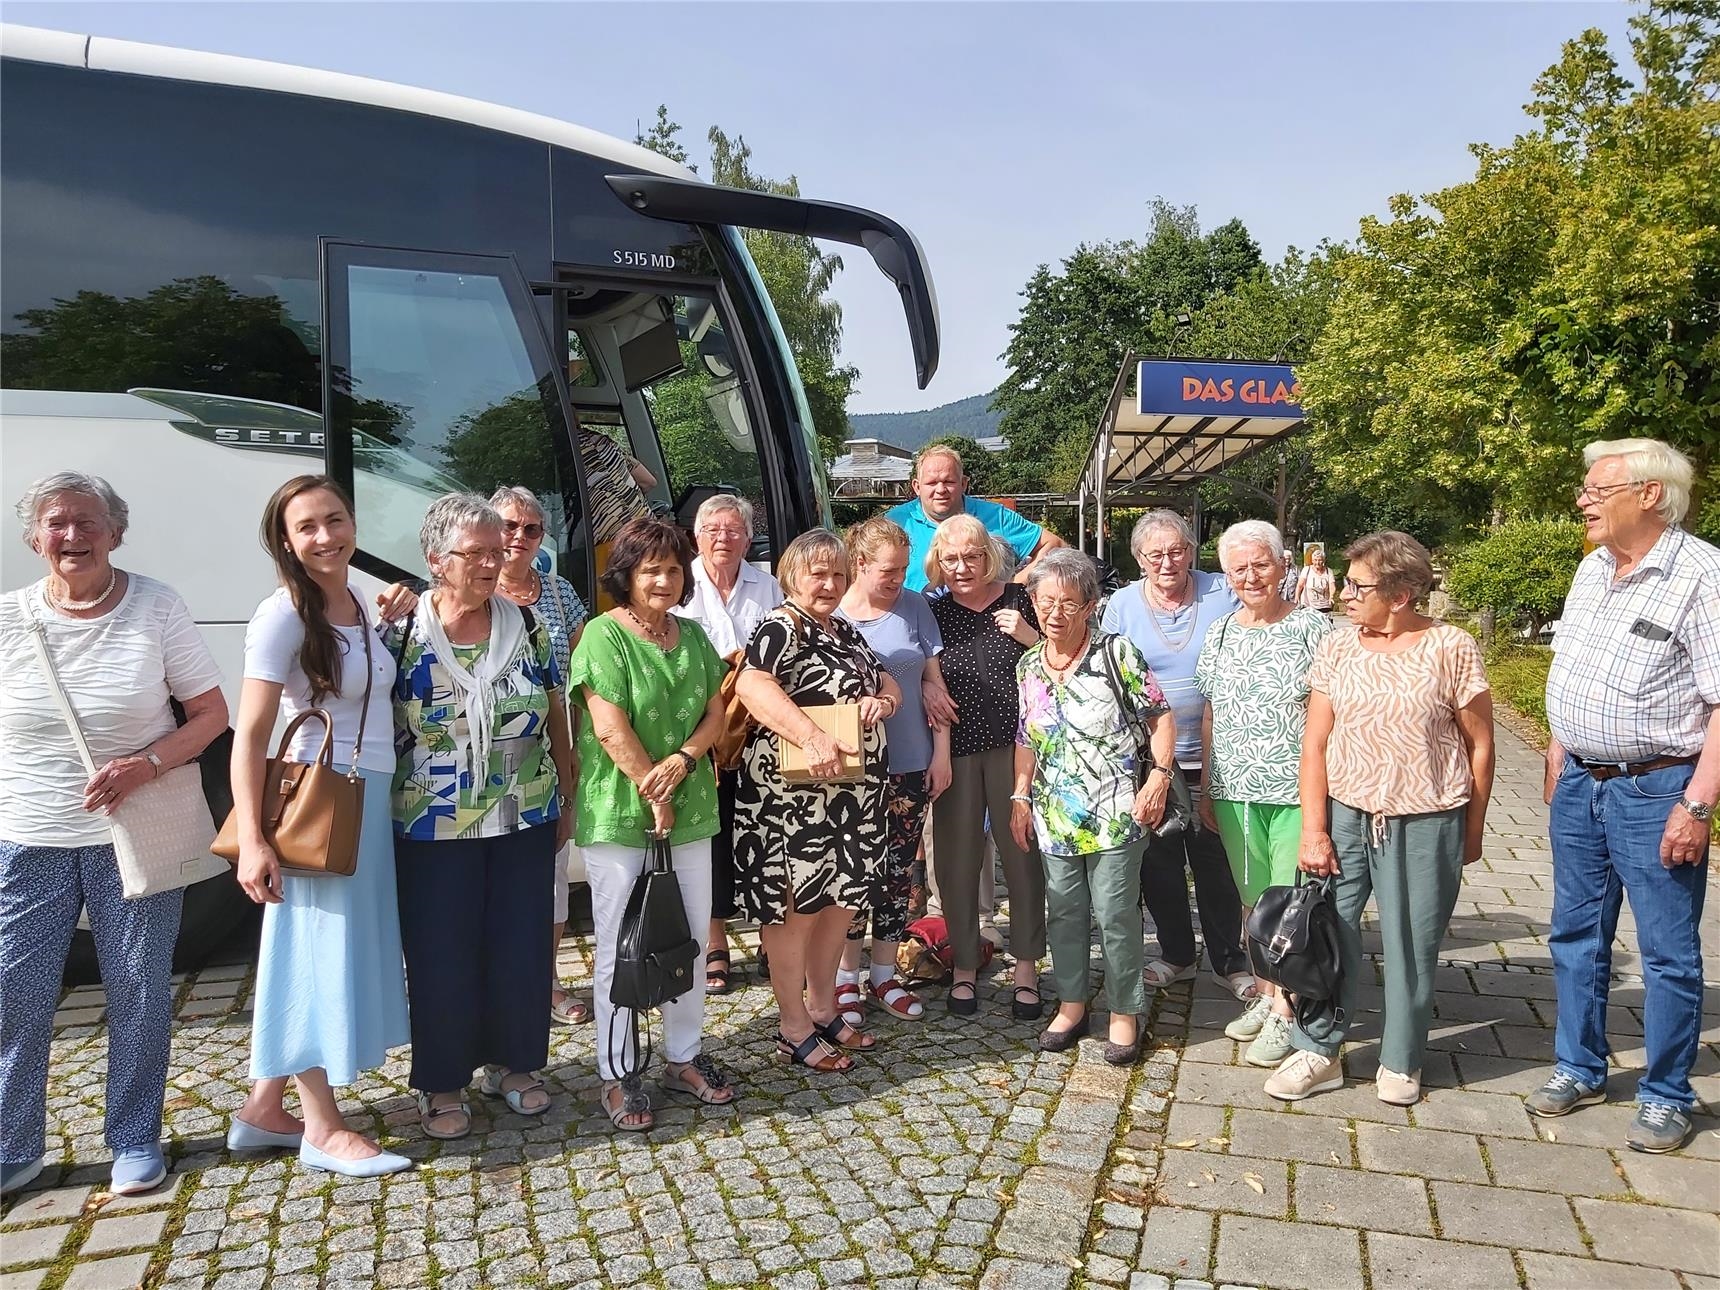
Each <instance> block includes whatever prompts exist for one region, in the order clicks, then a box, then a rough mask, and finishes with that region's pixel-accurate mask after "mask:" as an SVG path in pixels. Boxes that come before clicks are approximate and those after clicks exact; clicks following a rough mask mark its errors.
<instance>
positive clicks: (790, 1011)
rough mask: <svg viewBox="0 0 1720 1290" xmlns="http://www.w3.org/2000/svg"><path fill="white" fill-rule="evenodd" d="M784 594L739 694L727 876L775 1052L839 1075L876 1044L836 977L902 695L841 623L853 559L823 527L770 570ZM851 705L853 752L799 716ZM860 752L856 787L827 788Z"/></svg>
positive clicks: (858, 898) (882, 853)
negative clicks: (740, 764)
mask: <svg viewBox="0 0 1720 1290" xmlns="http://www.w3.org/2000/svg"><path fill="white" fill-rule="evenodd" d="M777 569H778V572H779V574H780V576H781V578H782V586H783V590H784V591H785V592H787V593H788V599H787V601H785V602H784V603H783V604H782V605H781V606H780V607H779V608H777V609H773V610H772V611H771V612H770V613H768V614H766V615H765V616H764V619H763V620H762V621H761V622H760V623H759V625H758V629H757V630H756V631H755V632H753V635H752V640H751V642H749V643H748V645H747V650H746V663H745V667H744V668H743V670H742V672H741V674H740V679H739V682H738V692H739V694H740V697H741V700H742V701H743V702H744V703H745V704H746V705H747V709H748V710H749V711H750V712H751V713H752V715H753V716H754V717H755V718H756V719H757V720H758V722H759V724H758V726H757V728H755V729H754V730H753V732H752V733H751V734H750V735H749V736H748V738H747V744H746V761H745V771H744V774H743V775H742V777H741V781H740V785H739V789H738V791H737V793H736V797H735V826H736V827H735V835H734V837H735V878H736V881H737V882H738V883H739V885H740V889H741V901H742V904H743V906H744V907H745V909H746V912H747V914H748V916H749V917H751V918H753V919H754V920H755V921H757V923H758V924H759V937H760V939H761V940H762V941H763V942H764V948H765V950H766V951H767V952H768V953H769V954H770V962H771V977H770V981H771V989H772V990H773V991H774V992H775V994H776V1006H777V1015H778V1028H777V1035H776V1043H777V1056H778V1059H779V1060H781V1061H784V1062H799V1063H800V1064H801V1065H803V1066H806V1067H808V1068H809V1069H811V1070H815V1071H846V1070H849V1069H851V1068H852V1067H853V1065H854V1062H853V1059H852V1058H850V1057H849V1056H848V1055H847V1054H846V1053H845V1052H839V1051H837V1050H838V1049H854V1050H863V1049H867V1048H871V1047H872V1046H873V1045H874V1044H875V1043H876V1042H877V1041H876V1039H875V1038H874V1037H873V1036H871V1035H869V1034H867V1033H866V1032H865V1031H863V1030H861V1029H860V1028H859V1027H857V1026H852V1025H850V1024H848V1023H847V1022H846V1021H845V1020H844V1019H843V1018H842V1017H841V1016H840V1015H838V1013H837V1009H836V998H835V993H836V969H837V965H838V963H839V962H840V961H841V959H842V949H843V944H844V942H845V941H846V939H847V935H848V927H849V924H851V923H852V922H853V921H854V918H855V916H856V915H857V914H860V913H862V912H864V911H866V910H867V909H869V907H870V905H871V902H872V899H873V896H874V893H875V890H876V885H877V882H878V878H879V875H880V874H881V873H882V872H883V871H884V868H885V866H886V864H887V863H888V833H887V830H886V827H885V814H884V812H885V802H886V796H887V793H888V791H889V764H888V761H887V760H886V757H887V752H886V737H885V733H884V719H885V718H886V717H889V716H892V715H894V714H895V713H896V712H898V711H899V710H900V709H901V706H902V691H901V688H900V687H899V686H898V685H897V684H896V682H895V680H894V679H893V678H892V677H891V676H890V674H889V673H888V672H886V671H885V670H884V669H883V668H882V667H881V666H880V665H879V662H878V657H877V655H875V654H873V653H872V650H871V649H870V647H868V646H867V644H866V640H865V638H864V637H863V636H861V635H860V633H859V632H858V631H857V630H856V629H855V627H854V626H853V624H852V623H849V622H847V621H845V620H844V619H842V618H839V617H837V613H836V610H837V607H838V606H839V605H840V604H841V602H842V594H843V592H845V591H846V590H847V589H848V552H847V550H846V549H845V548H844V547H843V545H842V539H841V538H839V537H837V536H836V534H834V533H832V532H830V531H829V530H828V529H813V530H812V531H811V532H808V533H802V534H801V535H800V536H799V537H797V538H795V539H794V541H793V542H791V543H789V545H788V549H787V550H786V551H784V552H783V553H782V559H781V561H780V562H779V563H778V565H777ZM833 704H855V705H858V707H859V716H860V722H861V726H862V730H861V739H860V743H861V747H859V748H855V747H852V746H851V745H849V744H847V743H844V742H842V741H840V740H838V739H836V738H835V737H833V736H832V735H829V734H827V733H825V731H824V730H823V728H822V727H821V726H819V724H818V723H817V722H816V721H814V720H813V719H812V718H811V717H810V716H808V715H807V709H811V708H821V707H828V706H831V705H833ZM779 740H784V741H787V742H788V743H792V744H794V745H795V746H796V747H798V748H799V749H800V750H801V752H802V753H804V754H805V758H806V764H807V768H808V770H809V771H810V772H811V773H812V775H813V776H814V779H813V780H812V781H811V782H805V781H798V780H796V781H791V780H786V779H784V778H783V776H782V768H781V764H780V761H779V758H778V748H779V743H778V741H779ZM855 753H858V754H860V755H861V756H862V757H863V759H864V762H865V773H864V778H862V779H860V780H857V781H853V782H834V783H826V784H821V783H818V782H817V780H818V779H820V778H822V779H833V778H834V777H835V776H836V775H837V774H839V773H840V772H841V769H842V757H843V756H844V755H845V754H846V755H853V754H855Z"/></svg>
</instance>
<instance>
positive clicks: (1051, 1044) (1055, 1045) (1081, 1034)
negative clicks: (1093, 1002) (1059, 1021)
mask: <svg viewBox="0 0 1720 1290" xmlns="http://www.w3.org/2000/svg"><path fill="white" fill-rule="evenodd" d="M1092 1024H1093V1023H1092V1021H1091V1014H1090V1013H1085V1012H1083V1013H1082V1014H1081V1020H1079V1021H1077V1022H1076V1023H1075V1024H1074V1025H1073V1026H1070V1027H1069V1029H1067V1030H1051V1029H1046V1030H1042V1031H1040V1032H1039V1051H1040V1052H1042V1053H1062V1052H1067V1051H1068V1050H1069V1049H1071V1048H1073V1047H1075V1045H1076V1044H1078V1043H1080V1042H1081V1041H1082V1040H1083V1039H1085V1038H1086V1037H1087V1032H1088V1030H1090V1029H1091V1028H1092Z"/></svg>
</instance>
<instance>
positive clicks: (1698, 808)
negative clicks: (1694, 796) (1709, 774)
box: [1678, 797, 1714, 824]
mask: <svg viewBox="0 0 1720 1290" xmlns="http://www.w3.org/2000/svg"><path fill="white" fill-rule="evenodd" d="M1678 804H1679V805H1680V806H1682V807H1683V808H1684V809H1685V810H1686V811H1688V812H1690V818H1691V819H1693V820H1695V821H1696V822H1697V823H1698V824H1706V823H1708V820H1709V818H1710V817H1711V816H1712V815H1713V814H1714V807H1713V804H1712V803H1709V802H1692V801H1691V800H1690V799H1689V798H1688V797H1681V798H1679V799H1678Z"/></svg>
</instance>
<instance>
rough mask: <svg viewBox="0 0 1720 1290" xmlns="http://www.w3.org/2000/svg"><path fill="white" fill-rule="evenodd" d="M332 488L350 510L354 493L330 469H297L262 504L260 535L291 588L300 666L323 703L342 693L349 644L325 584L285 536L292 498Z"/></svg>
mask: <svg viewBox="0 0 1720 1290" xmlns="http://www.w3.org/2000/svg"><path fill="white" fill-rule="evenodd" d="M315 492H328V493H332V494H333V495H334V497H335V498H336V499H337V500H338V501H339V502H340V504H341V505H342V506H344V507H345V508H346V513H347V516H348V517H349V518H350V517H351V516H352V513H353V512H352V498H350V497H348V496H347V493H346V489H344V488H342V487H341V486H340V485H339V484H337V483H335V481H334V480H332V479H330V478H329V477H328V476H327V475H295V476H294V477H293V478H292V479H289V480H288V481H287V482H286V483H284V484H282V485H281V486H280V487H279V488H277V489H276V490H275V491H274V495H273V496H271V497H270V498H269V501H268V504H267V505H265V506H264V507H263V522H262V524H261V526H259V528H258V532H257V536H258V539H259V540H260V541H261V542H262V544H263V550H265V551H267V552H268V553H269V558H270V559H271V560H273V561H274V562H275V576H276V577H277V578H279V579H280V581H281V585H282V586H283V587H285V588H286V589H287V595H288V596H290V597H291V598H292V601H293V608H294V609H296V610H298V612H299V618H300V619H301V620H302V621H303V622H304V625H305V639H304V643H303V644H301V645H300V646H299V666H300V667H301V668H303V669H304V673H305V679H306V680H308V681H309V682H310V683H311V702H312V703H313V704H314V703H320V702H322V700H323V698H324V696H326V695H330V694H339V693H340V673H341V652H342V650H343V649H344V648H345V646H344V644H343V642H342V641H341V638H340V633H339V632H337V631H336V630H335V629H334V624H333V623H331V622H329V620H328V607H327V606H326V605H324V604H323V593H322V588H321V587H319V586H317V584H316V583H315V582H314V581H313V580H312V579H311V575H310V574H309V573H308V572H306V570H305V566H304V565H303V564H302V563H301V562H300V561H299V557H298V556H297V555H295V554H294V553H293V546H292V543H291V542H290V541H288V540H287V506H288V504H290V503H291V502H292V501H293V499H294V498H296V497H303V496H304V495H305V494H306V493H315Z"/></svg>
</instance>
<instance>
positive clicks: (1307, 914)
mask: <svg viewBox="0 0 1720 1290" xmlns="http://www.w3.org/2000/svg"><path fill="white" fill-rule="evenodd" d="M1332 892H1333V880H1332V879H1331V878H1330V877H1326V878H1313V879H1309V878H1306V877H1305V876H1304V875H1303V874H1301V873H1298V874H1297V875H1296V884H1295V885H1294V886H1291V887H1268V888H1267V889H1266V890H1265V891H1263V892H1261V893H1260V899H1259V900H1258V901H1256V902H1255V905H1254V910H1253V912H1252V913H1250V914H1249V915H1248V964H1249V966H1250V967H1251V968H1252V969H1253V970H1254V975H1255V976H1257V977H1260V978H1262V979H1263V980H1266V981H1270V982H1272V983H1273V984H1274V985H1277V986H1280V987H1282V988H1283V989H1285V990H1287V991H1289V992H1290V994H1292V995H1293V996H1294V997H1295V1000H1296V1020H1297V1021H1298V1022H1300V1023H1301V1024H1303V1025H1306V1024H1307V1023H1308V1022H1309V1021H1311V1020H1313V1019H1314V1018H1315V1017H1317V1016H1320V1015H1330V1016H1332V1017H1333V1018H1335V1019H1336V1020H1337V1021H1338V1023H1339V1024H1342V1022H1343V1019H1344V1011H1343V1009H1342V1008H1340V1007H1339V1006H1338V992H1339V991H1340V990H1341V989H1342V988H1343V984H1344V959H1343V953H1342V949H1341V946H1340V942H1339V935H1340V932H1339V920H1338V909H1337V906H1336V905H1335V904H1334V903H1333V898H1332Z"/></svg>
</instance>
